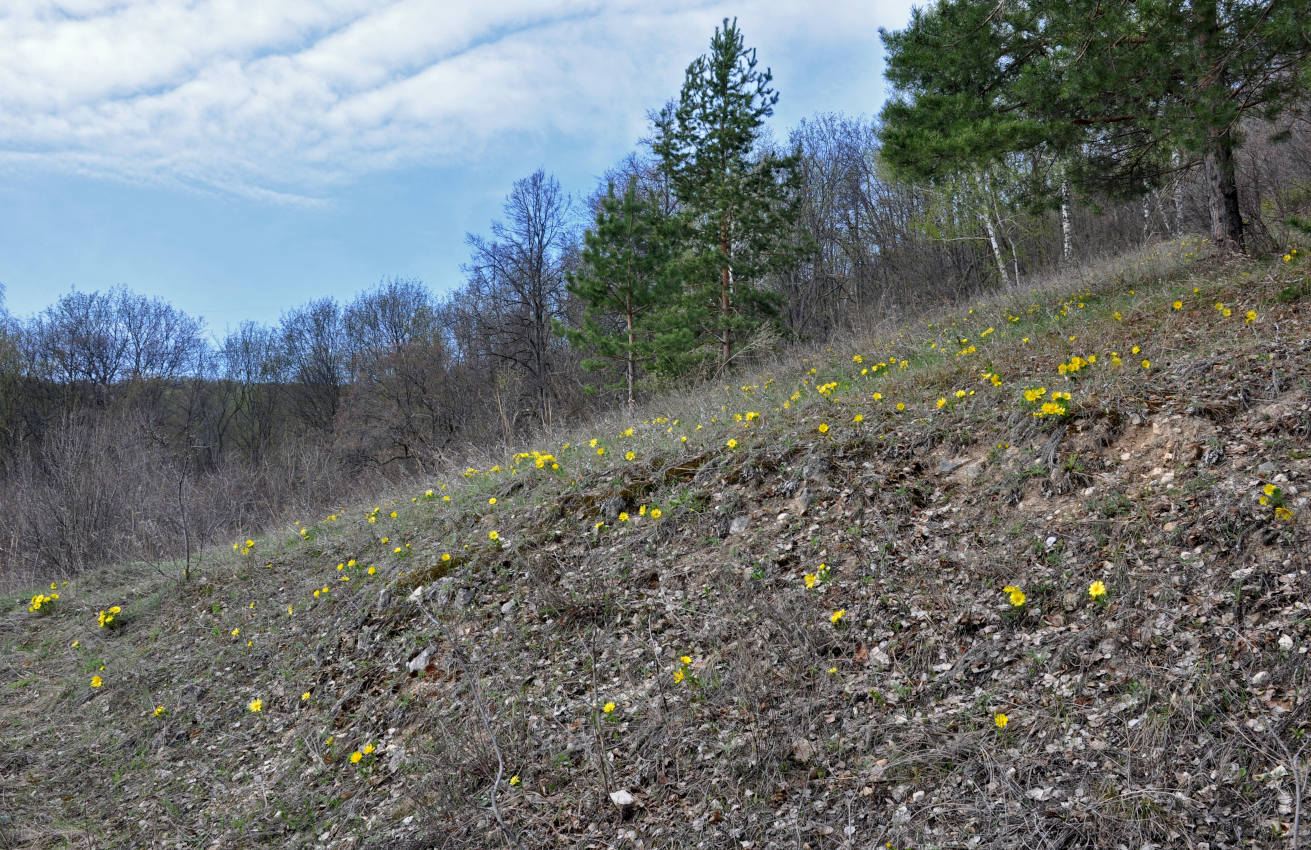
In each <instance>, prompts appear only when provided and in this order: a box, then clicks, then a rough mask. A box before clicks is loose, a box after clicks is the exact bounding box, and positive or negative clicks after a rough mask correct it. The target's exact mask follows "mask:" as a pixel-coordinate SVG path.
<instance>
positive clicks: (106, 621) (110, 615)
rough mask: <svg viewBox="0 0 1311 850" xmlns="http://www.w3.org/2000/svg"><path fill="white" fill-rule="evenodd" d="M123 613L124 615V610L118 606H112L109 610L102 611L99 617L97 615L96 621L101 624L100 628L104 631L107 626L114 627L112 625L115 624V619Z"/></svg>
mask: <svg viewBox="0 0 1311 850" xmlns="http://www.w3.org/2000/svg"><path fill="white" fill-rule="evenodd" d="M121 613H123V609H122V608H120V607H119V606H117V605H112V606H110V608H109V610H107V611H101V612H100V613H99V614H98V615H96V621H97V622H98V623H100V628H102V629H103V628H105V627H107V626H108V627H112V624H113V623H114V618H115V617H116V616H118V615H119V614H121Z"/></svg>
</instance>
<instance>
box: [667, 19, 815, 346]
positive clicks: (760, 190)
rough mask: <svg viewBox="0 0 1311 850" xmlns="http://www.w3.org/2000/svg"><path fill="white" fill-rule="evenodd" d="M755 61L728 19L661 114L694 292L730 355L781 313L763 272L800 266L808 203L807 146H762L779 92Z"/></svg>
mask: <svg viewBox="0 0 1311 850" xmlns="http://www.w3.org/2000/svg"><path fill="white" fill-rule="evenodd" d="M772 79H773V77H772V75H771V74H770V72H769V69H765V70H763V71H761V70H758V69H757V67H756V51H755V49H754V48H752V49H750V50H748V49H747V48H746V46H745V45H744V43H743V39H742V33H741V31H740V30H739V29H738V27H737V21H736V19H735V20H734V21H733V22H732V23H730V22H729V21H728V19H727V18H725V19H724V25H723V27H722V28H716V29H715V34H714V37H713V38H712V39H711V41H710V53H709V54H708V55H704V56H700V57H698V58H697V59H696V60H695V61H693V62H692V64H691V65H689V66H688V68H687V74H686V77H685V79H684V82H683V88H682V91H681V92H680V94H679V99H678V102H677V104H670V105H668V106H666V107H665V108H664V109H663V110H662V111H661V112H660V114H659V115H658V117H657V118H656V127H655V129H656V136H655V141H654V142H653V144H652V148H653V150H654V151H655V153H656V155H657V156H658V157H659V159H660V166H661V168H662V169H663V170H664V172H665V174H666V175H667V177H668V180H669V183H670V185H671V186H672V188H673V191H674V196H675V198H676V199H677V201H678V204H679V214H680V216H681V217H682V218H683V220H684V222H685V226H686V234H687V243H686V245H687V252H686V254H685V256H684V258H683V259H684V261H685V265H684V269H685V272H686V274H687V278H686V285H687V287H688V294H689V295H691V296H692V297H694V298H697V299H699V300H700V301H701V303H702V305H703V306H704V307H706V308H708V310H707V312H706V314H705V315H706V316H707V317H708V321H707V323H706V326H705V327H704V328H703V329H701V334H702V335H704V336H709V337H710V338H712V339H713V341H714V342H715V344H716V345H717V347H718V349H719V365H720V367H721V368H723V367H725V366H727V365H728V363H729V361H730V360H731V359H732V357H733V347H734V344H735V342H736V341H737V340H738V339H739V338H740V337H741V336H742V335H744V334H748V333H750V332H751V331H752V330H754V329H756V328H759V327H760V326H761V325H763V324H765V323H767V322H770V321H772V320H774V318H775V317H776V315H777V312H778V302H779V299H778V297H777V295H776V293H774V292H771V291H769V290H767V289H765V288H764V287H763V286H762V285H761V283H762V278H764V277H765V276H766V275H767V274H769V273H771V272H783V271H787V270H789V269H791V268H794V267H795V266H796V265H797V264H798V263H799V262H800V260H801V257H802V255H803V249H802V247H801V246H799V245H797V244H796V242H795V234H796V232H797V228H796V226H795V225H796V220H797V216H798V214H799V210H800V170H799V168H798V163H799V155H797V154H793V155H791V156H776V155H774V154H773V153H771V152H769V151H761V150H757V147H758V142H759V140H760V135H761V131H762V129H763V127H764V122H765V119H766V118H768V117H770V116H771V115H773V114H774V104H775V103H776V102H777V101H778V93H777V92H775V91H774V90H773V89H772V88H771V87H770V85H769V84H770V81H771V80H772Z"/></svg>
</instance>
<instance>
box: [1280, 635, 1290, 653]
mask: <svg viewBox="0 0 1311 850" xmlns="http://www.w3.org/2000/svg"><path fill="white" fill-rule="evenodd" d="M1279 648H1280V649H1282V650H1283V651H1284V652H1291V651H1292V649H1293V639H1292V638H1291V637H1289V636H1288V635H1280V636H1279Z"/></svg>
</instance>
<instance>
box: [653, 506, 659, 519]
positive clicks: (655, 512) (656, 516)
mask: <svg viewBox="0 0 1311 850" xmlns="http://www.w3.org/2000/svg"><path fill="white" fill-rule="evenodd" d="M651 519H660V509H659V508H652V509H651Z"/></svg>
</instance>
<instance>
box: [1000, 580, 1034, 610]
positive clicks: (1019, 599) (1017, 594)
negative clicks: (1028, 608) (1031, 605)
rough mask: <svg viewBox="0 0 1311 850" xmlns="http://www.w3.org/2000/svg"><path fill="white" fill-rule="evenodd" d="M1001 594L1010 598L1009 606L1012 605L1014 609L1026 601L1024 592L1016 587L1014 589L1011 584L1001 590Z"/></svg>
mask: <svg viewBox="0 0 1311 850" xmlns="http://www.w3.org/2000/svg"><path fill="white" fill-rule="evenodd" d="M1001 592H1002V593H1005V594H1007V595H1008V596H1009V597H1010V600H1011V605H1013V606H1014V607H1016V608H1019V607H1021V606H1023V605H1024V603H1025V601H1026V600H1027V599H1028V597H1027V596H1025V595H1024V591H1023V590H1020V589H1019V588H1018V587H1016V586H1015V585H1013V584H1008V585H1006V586H1005V587H1003V588H1002V589H1001Z"/></svg>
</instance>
